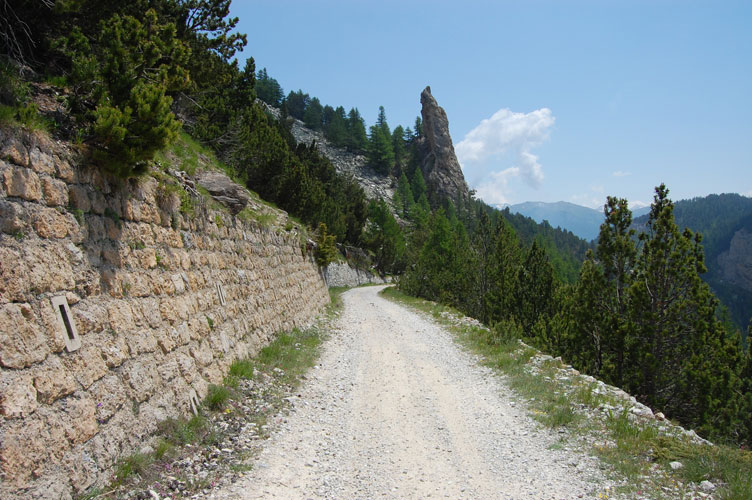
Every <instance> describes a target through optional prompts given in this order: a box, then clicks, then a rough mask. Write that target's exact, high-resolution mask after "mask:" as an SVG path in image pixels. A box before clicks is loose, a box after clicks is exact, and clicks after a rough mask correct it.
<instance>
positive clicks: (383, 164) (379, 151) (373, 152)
mask: <svg viewBox="0 0 752 500" xmlns="http://www.w3.org/2000/svg"><path fill="white" fill-rule="evenodd" d="M368 163H369V165H371V167H372V168H373V169H374V170H376V172H379V173H380V174H382V175H388V174H390V173H391V171H392V167H393V166H394V150H393V149H392V137H391V135H389V134H388V133H385V132H384V128H383V127H380V126H379V125H378V124H377V125H371V128H370V135H369V137H368Z"/></svg>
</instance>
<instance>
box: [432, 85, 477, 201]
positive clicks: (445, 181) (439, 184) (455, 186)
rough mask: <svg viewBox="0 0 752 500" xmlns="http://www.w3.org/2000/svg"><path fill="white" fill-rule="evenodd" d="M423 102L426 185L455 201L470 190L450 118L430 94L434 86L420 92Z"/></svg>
mask: <svg viewBox="0 0 752 500" xmlns="http://www.w3.org/2000/svg"><path fill="white" fill-rule="evenodd" d="M420 104H421V105H422V109H421V112H420V113H421V115H422V119H423V138H424V141H425V143H424V144H423V148H424V155H423V161H422V164H421V169H422V171H423V176H424V177H425V179H426V185H427V186H428V189H429V192H432V193H435V194H436V195H438V196H439V197H440V198H449V199H450V200H452V201H453V202H454V203H455V204H456V203H457V201H458V199H459V198H464V199H467V198H469V197H470V193H469V190H468V187H467V183H466V182H465V176H464V175H462V168H460V163H459V161H457V156H456V155H455V154H454V146H453V145H452V137H451V136H450V135H449V120H448V119H447V115H446V112H445V111H444V109H443V108H442V107H441V106H439V104H438V103H437V102H436V99H435V98H434V97H433V95H431V87H426V88H425V90H423V92H422V93H421V94H420Z"/></svg>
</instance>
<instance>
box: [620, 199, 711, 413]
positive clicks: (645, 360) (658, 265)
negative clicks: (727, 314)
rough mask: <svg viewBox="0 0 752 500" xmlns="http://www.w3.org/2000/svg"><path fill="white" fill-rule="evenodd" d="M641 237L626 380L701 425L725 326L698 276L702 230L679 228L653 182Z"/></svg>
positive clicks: (666, 408) (656, 405)
mask: <svg viewBox="0 0 752 500" xmlns="http://www.w3.org/2000/svg"><path fill="white" fill-rule="evenodd" d="M640 241H641V243H642V251H641V253H640V255H639V257H638V259H637V263H636V266H635V278H634V281H633V283H632V285H631V287H630V289H629V300H630V304H629V314H630V323H631V331H632V334H631V337H630V338H628V339H627V349H628V351H629V352H628V356H629V362H628V363H625V366H629V367H630V370H629V371H630V373H629V375H630V376H629V377H626V376H625V381H626V382H627V385H628V388H629V389H631V390H632V391H633V392H634V393H635V394H637V395H638V396H639V397H640V398H642V399H643V400H644V401H646V402H647V403H648V404H649V405H650V406H652V407H654V408H659V409H661V410H663V411H664V412H666V413H667V414H668V415H672V416H676V417H677V418H680V419H681V421H683V422H685V423H687V424H691V425H695V426H699V425H702V424H703V423H704V422H705V420H706V419H707V418H708V417H709V415H708V410H709V408H710V407H712V406H713V405H712V404H711V403H710V401H708V398H712V397H713V396H712V394H711V393H708V392H707V391H709V390H711V388H712V387H713V386H714V385H717V383H718V381H717V380H716V381H715V382H714V381H713V378H714V377H715V376H717V375H718V373H719V372H721V371H724V367H723V362H722V361H723V360H722V359H720V358H719V357H718V355H717V354H716V353H715V352H717V351H719V350H721V349H722V347H723V343H724V336H725V333H724V332H722V330H723V329H722V328H721V327H720V324H719V323H718V321H717V320H716V318H715V310H716V306H717V301H716V299H715V298H714V297H713V296H712V294H711V293H710V290H709V288H708V286H707V284H705V283H704V282H703V281H702V280H701V279H700V273H702V272H705V264H704V254H703V250H702V246H701V244H700V242H701V236H700V235H699V234H693V233H692V232H691V231H690V230H689V229H685V231H684V232H680V231H679V229H678V227H677V226H676V223H675V222H674V215H673V203H672V202H671V200H670V199H669V198H668V189H667V188H666V187H665V186H664V185H663V184H661V185H660V186H659V187H657V188H656V194H655V197H654V201H653V204H652V206H651V210H650V215H649V219H648V223H647V231H646V232H645V233H642V234H641V235H640ZM714 351H715V352H714ZM714 372H715V374H714ZM716 389H720V387H716Z"/></svg>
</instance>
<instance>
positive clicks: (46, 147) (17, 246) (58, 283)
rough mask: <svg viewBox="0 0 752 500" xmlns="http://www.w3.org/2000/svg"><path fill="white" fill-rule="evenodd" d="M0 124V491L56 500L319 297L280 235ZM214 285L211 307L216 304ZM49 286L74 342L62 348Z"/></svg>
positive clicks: (103, 471) (303, 320)
mask: <svg viewBox="0 0 752 500" xmlns="http://www.w3.org/2000/svg"><path fill="white" fill-rule="evenodd" d="M80 163H81V161H80V159H78V156H77V155H76V154H74V153H73V152H72V150H71V149H70V147H68V146H66V145H65V144H61V143H56V142H54V141H52V140H51V139H49V138H48V137H46V136H45V135H43V134H40V133H35V134H31V133H26V132H20V131H15V130H0V416H1V417H2V418H1V419H0V498H68V497H70V494H71V492H81V491H83V490H84V489H86V488H87V487H89V486H91V485H92V484H94V483H101V482H102V481H105V480H107V479H108V478H109V476H110V474H111V473H112V468H113V466H114V465H115V463H116V461H117V459H118V458H119V457H121V456H123V455H128V454H131V453H133V452H134V451H137V450H138V449H139V448H140V447H141V446H143V444H144V440H145V438H147V437H148V436H149V434H150V433H152V432H153V431H155V430H156V427H157V422H159V421H161V420H164V419H166V418H168V417H177V416H179V415H188V414H189V412H190V402H189V394H190V392H191V390H195V391H196V393H197V394H198V396H199V397H203V396H204V395H205V394H206V392H207V388H208V385H209V384H210V383H221V381H222V378H223V376H224V374H225V373H226V372H227V369H228V367H229V365H230V364H231V363H232V361H234V360H235V359H237V358H242V357H245V356H248V355H252V354H254V353H255V352H257V351H258V350H259V349H260V348H261V347H262V346H263V345H265V344H266V343H267V342H269V340H270V339H272V338H273V337H274V335H275V333H277V332H279V331H285V330H290V329H292V328H294V327H299V326H304V325H306V324H307V323H309V322H310V321H311V319H312V317H313V316H314V315H315V314H316V313H318V312H319V311H320V310H321V308H322V307H323V306H324V305H325V304H327V303H328V301H329V296H328V292H327V289H326V285H325V282H324V280H323V279H322V275H321V274H320V273H319V271H318V269H317V267H316V265H315V264H314V263H313V261H312V259H311V258H310V257H309V256H306V255H305V254H304V252H305V248H304V246H301V244H300V239H299V237H298V235H297V234H295V233H288V232H285V231H283V230H281V229H277V230H272V229H265V228H263V227H260V226H259V225H257V224H255V223H254V222H243V221H241V220H240V219H239V218H237V217H232V216H230V215H229V214H228V213H227V212H226V211H222V210H212V209H209V208H207V207H206V206H204V205H202V204H201V203H199V202H198V200H196V203H197V205H196V206H195V207H194V209H193V212H192V213H184V212H186V211H185V210H184V212H183V213H181V210H180V206H181V199H180V196H179V194H178V193H176V190H175V189H172V190H170V189H166V188H165V184H164V183H163V182H160V181H157V180H156V179H155V178H153V177H145V178H144V179H140V180H138V181H116V180H112V179H108V178H106V176H103V174H102V173H101V172H100V170H98V169H95V168H86V167H82V166H79V164H80ZM217 284H220V285H221V287H222V292H223V294H224V299H225V304H224V305H223V304H222V303H221V302H220V297H219V290H218V289H217V286H216V285H217ZM59 296H65V297H66V298H67V302H68V304H69V305H70V310H71V312H72V316H73V318H72V319H73V321H74V323H75V325H76V327H77V330H78V333H79V335H80V340H81V348H80V349H79V350H77V351H74V352H67V350H66V349H65V337H64V333H61V331H60V328H59V327H60V323H59V319H58V318H57V316H56V311H55V310H54V309H53V306H52V305H51V298H52V297H59Z"/></svg>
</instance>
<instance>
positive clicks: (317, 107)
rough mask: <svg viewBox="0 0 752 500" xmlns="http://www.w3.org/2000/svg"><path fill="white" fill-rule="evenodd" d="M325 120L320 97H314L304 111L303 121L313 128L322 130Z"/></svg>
mask: <svg viewBox="0 0 752 500" xmlns="http://www.w3.org/2000/svg"><path fill="white" fill-rule="evenodd" d="M323 121H324V108H323V106H321V101H319V98H318V97H313V98H311V100H310V101H309V102H308V104H307V105H306V107H305V111H303V123H305V126H306V127H308V128H310V129H311V130H320V129H321V126H322V125H323Z"/></svg>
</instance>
